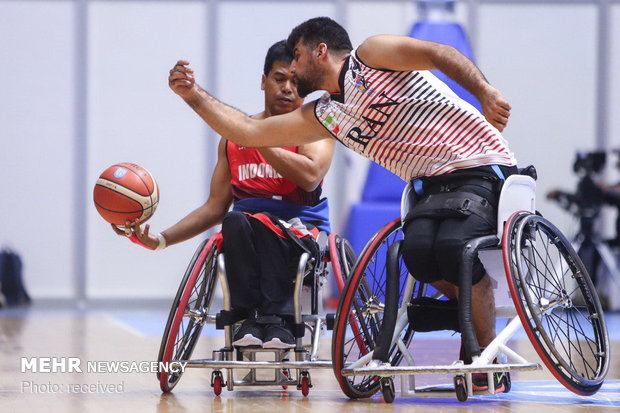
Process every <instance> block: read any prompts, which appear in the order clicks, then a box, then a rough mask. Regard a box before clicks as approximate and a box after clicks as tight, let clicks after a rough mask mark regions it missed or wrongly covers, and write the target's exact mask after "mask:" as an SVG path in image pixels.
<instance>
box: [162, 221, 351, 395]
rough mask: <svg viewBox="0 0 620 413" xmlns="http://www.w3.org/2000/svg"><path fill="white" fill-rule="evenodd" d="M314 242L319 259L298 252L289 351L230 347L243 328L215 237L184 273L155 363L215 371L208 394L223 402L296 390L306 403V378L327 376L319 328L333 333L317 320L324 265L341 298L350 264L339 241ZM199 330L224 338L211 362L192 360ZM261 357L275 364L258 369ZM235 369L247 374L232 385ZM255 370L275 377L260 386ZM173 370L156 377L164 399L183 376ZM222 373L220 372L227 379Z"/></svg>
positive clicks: (330, 317)
mask: <svg viewBox="0 0 620 413" xmlns="http://www.w3.org/2000/svg"><path fill="white" fill-rule="evenodd" d="M316 241H317V244H318V251H317V252H316V254H313V255H316V256H311V255H310V253H308V252H303V253H302V254H301V256H300V259H299V264H298V267H297V274H296V279H295V289H294V307H295V326H294V327H295V331H294V336H295V339H296V346H295V348H293V349H290V350H289V349H286V350H284V349H263V348H261V347H258V346H251V347H239V348H235V347H233V345H232V342H233V331H234V328H235V326H236V325H238V324H239V323H240V321H241V320H238V319H237V318H238V317H235V313H234V311H233V310H232V309H231V304H230V290H229V286H228V281H227V278H226V268H225V265H224V252H223V251H222V250H221V245H222V236H221V234H219V233H218V234H215V235H214V236H212V237H211V238H209V239H207V240H205V241H203V242H202V243H201V245H200V246H199V247H198V249H197V250H196V253H195V254H194V256H193V258H192V260H191V261H190V263H189V266H188V267H187V270H186V271H185V276H184V277H183V280H182V281H181V285H180V286H179V289H178V291H177V295H176V297H175V299H174V301H173V304H172V308H171V310H170V315H169V316H168V322H167V323H166V328H165V330H164V335H163V337H162V341H161V345H160V349H159V356H158V361H159V362H164V363H175V362H187V364H186V367H200V368H210V369H213V371H212V374H211V387H213V391H214V393H215V394H216V395H220V394H221V392H222V388H223V387H224V386H226V387H227V388H228V390H233V389H234V387H236V386H282V387H283V388H284V389H286V388H288V386H289V385H296V387H297V389H298V390H301V392H302V394H303V395H304V396H307V395H308V394H309V391H310V388H311V387H312V381H311V377H310V372H309V370H310V369H316V368H328V369H329V368H332V363H331V360H321V359H319V357H318V354H319V338H320V336H321V333H322V332H323V330H324V328H328V329H331V328H332V327H333V322H334V319H335V315H334V314H327V315H326V316H325V317H324V316H321V313H322V294H321V285H322V284H323V282H324V280H325V278H326V276H327V274H328V272H329V271H328V266H327V264H328V263H330V264H331V265H330V266H331V274H332V275H333V277H334V278H335V281H336V285H337V286H338V289H339V290H340V291H342V289H343V288H344V283H345V280H346V279H347V275H348V274H349V273H350V270H351V268H352V267H353V264H354V262H355V254H354V252H353V249H352V248H351V245H350V244H349V242H348V241H347V240H345V239H344V238H341V237H340V236H338V235H337V234H335V233H332V234H330V235H329V236H328V235H327V234H326V233H324V232H321V233H319V235H318V237H317V239H316ZM218 282H219V284H220V287H221V290H222V295H223V309H222V310H221V311H217V310H216V311H214V310H213V309H212V305H213V301H214V295H215V294H216V285H217V283H218ZM205 323H207V324H215V326H216V329H221V330H224V346H223V347H222V348H220V349H218V350H214V351H213V356H212V358H211V359H197V360H192V359H191V356H192V352H193V350H194V348H195V347H196V343H197V341H198V339H199V337H200V333H201V330H202V327H203V326H204V324H205ZM306 330H308V331H309V332H310V340H309V343H308V342H307V340H306V342H304V340H303V338H304V335H305V334H304V333H305V331H306ZM259 353H273V354H274V359H273V361H259V360H257V355H259ZM291 353H292V354H291ZM293 356H294V360H293V361H291V360H290V359H291V358H292V357H293ZM235 369H243V370H244V371H245V372H247V373H246V374H245V376H244V377H243V378H241V379H238V378H235V374H234V370H235ZM259 369H262V370H264V369H271V370H274V376H273V377H272V378H269V379H263V378H261V377H259V375H257V370H259ZM178 370H179V371H176V372H172V371H168V372H167V371H161V372H159V373H158V374H157V379H158V380H159V384H160V388H161V390H162V391H163V392H170V391H172V389H173V388H174V387H175V386H176V385H177V383H178V382H179V380H180V379H181V377H182V375H183V371H180V369H178ZM222 370H225V372H226V379H224V374H222ZM248 370H249V372H248ZM291 371H295V372H296V375H295V376H293V375H292V374H291Z"/></svg>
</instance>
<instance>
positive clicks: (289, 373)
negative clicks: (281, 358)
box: [282, 369, 291, 390]
mask: <svg viewBox="0 0 620 413" xmlns="http://www.w3.org/2000/svg"><path fill="white" fill-rule="evenodd" d="M282 375H283V376H284V377H286V378H287V379H288V378H290V377H291V371H290V370H289V369H282ZM282 388H283V389H284V390H286V389H288V385H286V384H285V385H284V386H282Z"/></svg>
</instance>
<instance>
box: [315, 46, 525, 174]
mask: <svg viewBox="0 0 620 413" xmlns="http://www.w3.org/2000/svg"><path fill="white" fill-rule="evenodd" d="M339 84H340V93H339V94H331V95H330V94H329V93H326V94H325V95H323V97H321V98H320V99H319V100H317V101H316V103H315V108H314V112H315V115H316V117H317V119H318V121H319V122H320V123H321V124H322V125H323V126H324V127H325V128H326V129H327V130H328V131H329V132H330V133H331V134H332V135H334V136H335V137H336V139H338V140H339V141H340V142H341V143H343V144H344V145H345V146H347V147H349V148H350V149H352V150H354V151H355V152H357V153H359V154H360V155H362V156H365V157H366V158H369V159H371V160H372V161H374V162H376V163H378V164H379V165H381V166H383V167H384V168H386V169H388V170H389V171H391V172H393V173H394V174H396V175H398V176H399V177H401V178H402V179H403V180H405V181H409V180H411V179H414V178H419V177H422V176H434V175H441V174H446V173H448V172H451V171H453V170H456V169H464V168H472V167H476V166H483V165H491V164H499V165H507V166H512V165H516V160H515V158H514V155H513V154H512V153H511V152H510V150H509V149H508V145H507V143H506V141H505V140H504V138H503V137H502V135H501V134H500V133H499V131H498V130H497V129H496V128H495V127H493V125H491V124H490V123H489V122H487V120H486V119H485V118H484V116H483V115H482V114H481V113H480V112H478V110H476V109H475V108H474V107H473V106H471V105H470V104H469V103H467V102H465V101H464V100H462V99H461V98H459V97H458V96H456V94H455V93H454V92H453V91H452V90H451V89H450V88H449V87H448V86H447V85H446V84H445V83H443V82H442V81H440V80H439V79H437V77H435V76H434V75H433V74H432V73H430V72H428V71H390V70H379V69H374V68H372V67H369V66H366V65H365V64H364V63H363V62H362V61H361V60H360V59H359V57H358V56H357V51H355V52H352V53H351V55H350V56H349V57H347V58H346V60H345V61H344V64H343V67H342V69H341V72H340V77H339Z"/></svg>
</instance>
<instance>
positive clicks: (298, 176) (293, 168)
mask: <svg viewBox="0 0 620 413" xmlns="http://www.w3.org/2000/svg"><path fill="white" fill-rule="evenodd" d="M335 143H336V140H335V139H330V138H326V139H322V140H320V141H317V142H312V143H308V144H306V145H301V146H300V147H299V151H298V152H297V153H295V152H291V151H287V150H286V149H282V148H261V149H259V151H260V153H261V154H262V155H263V157H264V158H265V159H266V160H267V162H269V164H270V165H271V166H273V167H274V168H275V170H276V171H278V173H279V174H280V175H282V176H283V177H284V178H286V179H288V180H289V181H291V182H294V183H295V184H297V186H299V187H300V188H301V189H303V190H304V191H307V192H312V191H314V190H315V189H316V188H317V187H318V186H319V185H320V184H321V181H322V180H323V178H325V175H326V174H327V171H329V166H330V165H331V162H332V157H333V155H334V145H335Z"/></svg>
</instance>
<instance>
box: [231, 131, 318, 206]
mask: <svg viewBox="0 0 620 413" xmlns="http://www.w3.org/2000/svg"><path fill="white" fill-rule="evenodd" d="M282 149H286V150H287V151H291V152H295V153H298V151H299V147H298V146H289V147H286V148H282ZM226 156H227V158H228V165H229V167H230V176H231V182H230V183H231V185H232V194H233V198H234V200H235V201H239V200H241V199H248V198H267V199H277V200H284V201H288V202H291V203H294V204H297V205H304V206H314V205H316V204H318V203H319V200H320V199H321V192H322V190H321V185H322V184H323V183H322V182H321V185H319V186H318V187H317V188H316V189H315V190H314V191H312V192H306V191H304V190H303V189H301V188H300V187H298V186H297V185H296V184H295V183H293V182H291V181H289V180H288V179H286V178H284V177H283V176H282V175H280V174H279V173H278V171H276V170H275V169H274V168H273V166H271V165H270V164H269V163H268V162H267V161H266V160H265V158H264V157H263V155H261V153H260V152H259V151H258V149H256V148H246V147H244V146H239V145H237V144H235V143H233V142H230V141H227V142H226Z"/></svg>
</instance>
